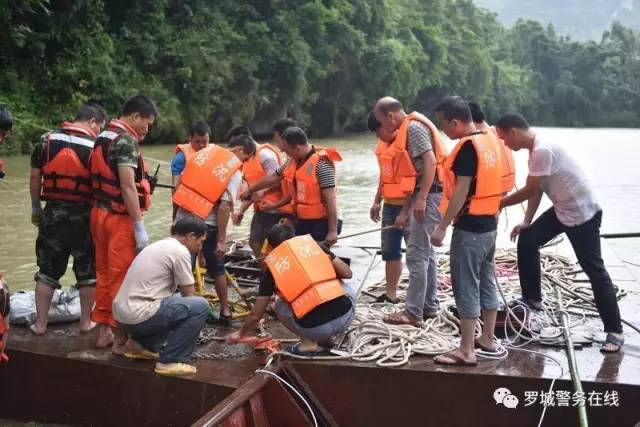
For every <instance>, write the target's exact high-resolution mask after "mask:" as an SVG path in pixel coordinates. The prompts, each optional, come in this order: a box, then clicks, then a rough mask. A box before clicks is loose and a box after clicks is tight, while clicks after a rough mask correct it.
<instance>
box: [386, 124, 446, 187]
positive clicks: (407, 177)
mask: <svg viewBox="0 0 640 427" xmlns="http://www.w3.org/2000/svg"><path fill="white" fill-rule="evenodd" d="M412 121H417V122H420V123H422V124H424V125H425V126H426V127H427V128H428V129H429V130H430V131H431V135H432V142H433V152H434V155H435V157H436V178H437V179H438V181H440V182H442V181H443V177H442V175H443V173H442V167H443V165H444V161H445V158H446V156H447V149H446V147H445V145H444V143H443V141H442V137H441V136H440V132H439V131H438V129H437V128H436V126H435V125H434V124H433V123H432V122H431V120H429V119H428V118H426V117H425V116H424V115H422V114H420V113H418V112H416V111H414V112H413V113H411V114H408V115H407V116H406V117H405V119H404V121H403V122H402V124H401V125H400V128H399V129H398V132H397V133H396V138H395V139H394V140H393V142H392V143H390V144H389V143H386V142H384V141H381V140H380V141H378V145H376V150H375V153H376V157H377V159H378V165H379V167H380V182H381V184H382V196H383V197H384V198H385V199H404V198H405V197H407V196H408V195H410V194H412V193H413V191H414V190H415V188H416V177H417V172H416V169H415V168H414V166H413V162H412V161H411V156H410V155H409V152H408V151H407V140H408V136H409V124H410V123H411V122H412Z"/></svg>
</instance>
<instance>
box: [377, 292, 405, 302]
mask: <svg viewBox="0 0 640 427" xmlns="http://www.w3.org/2000/svg"><path fill="white" fill-rule="evenodd" d="M376 302H377V303H384V302H388V303H391V304H398V303H399V302H400V299H398V298H396V299H391V298H389V296H387V294H382V295H380V296H379V297H378V298H376Z"/></svg>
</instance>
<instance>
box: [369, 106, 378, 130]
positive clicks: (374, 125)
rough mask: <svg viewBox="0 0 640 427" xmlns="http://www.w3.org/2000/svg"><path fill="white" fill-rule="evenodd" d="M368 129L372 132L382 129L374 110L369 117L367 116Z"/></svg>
mask: <svg viewBox="0 0 640 427" xmlns="http://www.w3.org/2000/svg"><path fill="white" fill-rule="evenodd" d="M367 129H369V130H370V131H371V132H376V131H377V130H378V129H380V122H379V121H378V119H376V115H375V114H374V112H373V111H372V112H370V113H369V117H367Z"/></svg>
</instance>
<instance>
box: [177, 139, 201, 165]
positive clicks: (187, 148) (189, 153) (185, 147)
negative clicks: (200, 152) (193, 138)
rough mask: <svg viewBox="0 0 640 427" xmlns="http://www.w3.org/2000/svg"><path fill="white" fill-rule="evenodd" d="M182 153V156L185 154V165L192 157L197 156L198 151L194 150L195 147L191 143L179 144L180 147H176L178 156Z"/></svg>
mask: <svg viewBox="0 0 640 427" xmlns="http://www.w3.org/2000/svg"><path fill="white" fill-rule="evenodd" d="M180 152H182V154H184V161H185V163H186V162H187V161H188V160H189V159H190V158H191V157H193V156H195V154H196V153H197V151H196V150H194V149H193V146H192V145H191V143H189V142H187V143H186V144H178V145H176V151H175V153H176V154H178V153H180Z"/></svg>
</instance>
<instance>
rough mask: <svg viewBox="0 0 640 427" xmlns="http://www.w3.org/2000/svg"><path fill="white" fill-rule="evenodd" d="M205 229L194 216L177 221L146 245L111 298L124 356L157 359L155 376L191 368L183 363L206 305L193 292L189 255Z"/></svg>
mask: <svg viewBox="0 0 640 427" xmlns="http://www.w3.org/2000/svg"><path fill="white" fill-rule="evenodd" d="M206 232H207V226H206V224H205V223H204V221H202V220H201V219H200V218H197V217H195V216H187V217H185V218H183V219H180V220H178V221H177V222H176V223H175V225H174V226H173V228H172V236H171V237H169V238H167V239H163V240H160V241H158V242H155V243H152V244H150V245H149V246H147V247H146V248H144V249H143V250H142V252H140V253H139V254H138V256H136V258H135V259H134V260H133V263H132V264H131V267H129V270H128V271H127V275H126V276H125V278H124V281H123V282H122V286H120V289H119V290H118V293H117V295H116V297H115V298H114V300H113V307H112V308H113V316H114V318H115V320H116V321H117V322H118V325H119V327H120V328H122V329H123V330H124V331H125V332H127V334H128V335H129V339H128V340H127V343H126V352H125V353H124V355H125V356H126V357H129V358H132V359H158V361H157V362H156V367H155V371H156V372H157V373H159V374H164V375H188V374H193V373H195V372H196V368H195V366H192V365H189V364H188V362H189V361H190V357H191V353H192V352H193V350H194V348H195V345H196V340H197V338H198V334H199V333H200V329H202V326H203V325H204V322H205V320H206V318H207V315H208V313H209V303H208V302H207V300H206V299H204V298H202V297H199V296H196V295H195V288H194V286H193V284H194V282H195V280H194V278H193V273H192V270H191V254H195V253H197V252H198V251H199V250H200V248H201V247H202V243H203V242H204V240H205V236H206ZM178 290H179V291H180V294H181V296H178V295H176V294H175V293H176V291H178ZM165 343H166V345H165Z"/></svg>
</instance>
